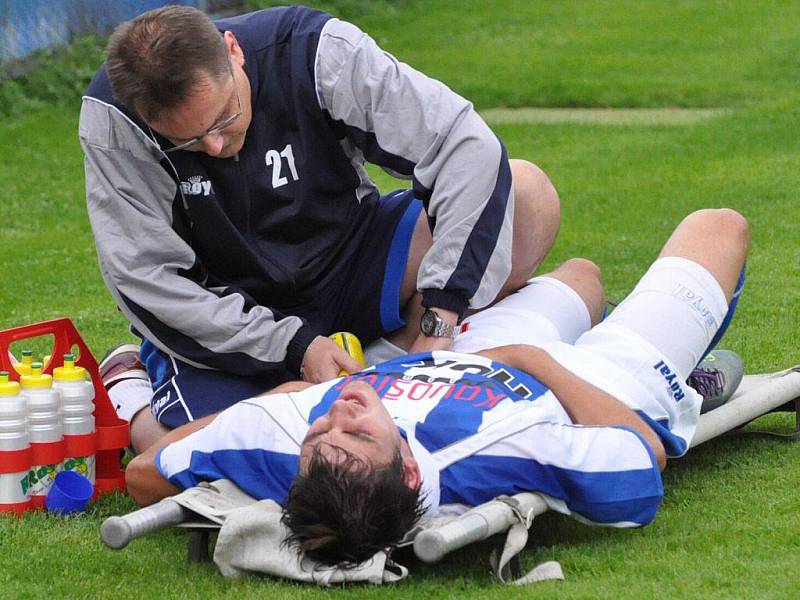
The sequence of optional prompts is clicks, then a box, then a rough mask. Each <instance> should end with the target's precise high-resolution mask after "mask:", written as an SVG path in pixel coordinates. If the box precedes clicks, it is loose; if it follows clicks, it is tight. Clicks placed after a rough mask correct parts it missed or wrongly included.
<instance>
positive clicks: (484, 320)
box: [453, 276, 591, 352]
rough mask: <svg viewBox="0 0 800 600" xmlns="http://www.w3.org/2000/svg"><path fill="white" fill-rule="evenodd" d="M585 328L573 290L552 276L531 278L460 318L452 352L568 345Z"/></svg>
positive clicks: (580, 304) (586, 313) (584, 313)
mask: <svg viewBox="0 0 800 600" xmlns="http://www.w3.org/2000/svg"><path fill="white" fill-rule="evenodd" d="M589 327H591V318H590V317H589V311H588V309H587V308H586V305H585V304H584V303H583V300H581V298H580V296H578V294H577V293H576V292H575V290H573V289H572V288H571V287H569V286H568V285H567V284H565V283H563V282H562V281H559V280H558V279H553V278H552V277H547V276H543V277H534V278H533V279H531V280H530V281H529V282H528V283H527V284H526V285H525V286H524V287H522V288H520V289H519V290H518V291H516V292H514V293H513V294H510V295H509V296H507V297H505V298H503V299H502V300H500V302H498V303H497V304H495V305H494V306H491V307H489V308H487V309H485V310H482V311H481V312H478V313H475V314H474V315H472V316H470V317H468V318H466V319H464V322H463V323H462V324H461V327H460V329H459V333H458V335H456V338H455V339H454V340H453V352H478V351H480V350H486V349H487V348H494V347H496V346H505V345H508V344H528V345H531V346H538V345H540V344H543V343H545V342H556V341H558V342H566V343H568V344H572V343H574V342H575V341H576V340H577V339H578V338H579V337H580V336H581V334H583V333H585V332H586V331H588V330H589Z"/></svg>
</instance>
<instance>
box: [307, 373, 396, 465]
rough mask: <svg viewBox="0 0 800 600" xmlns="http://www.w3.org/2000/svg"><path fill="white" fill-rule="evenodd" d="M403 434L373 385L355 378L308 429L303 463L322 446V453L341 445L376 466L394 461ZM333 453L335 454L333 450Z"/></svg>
mask: <svg viewBox="0 0 800 600" xmlns="http://www.w3.org/2000/svg"><path fill="white" fill-rule="evenodd" d="M400 439H401V438H400V433H399V432H398V431H397V427H396V426H395V424H394V421H393V420H392V417H391V415H389V412H388V411H387V410H386V408H385V407H384V406H383V403H382V402H381V401H380V398H378V394H377V393H376V392H375V390H374V389H373V388H372V386H370V385H368V384H366V383H364V382H361V381H355V382H352V383H349V384H347V385H346V386H345V387H344V388H342V391H341V393H340V394H339V397H338V398H337V399H336V401H334V403H333V404H332V405H331V408H330V410H329V411H328V412H327V413H326V414H324V415H322V416H321V417H319V418H318V419H317V420H316V421H314V423H312V425H311V427H310V428H309V430H308V434H307V435H306V438H305V440H303V446H302V449H301V451H300V462H301V465H303V464H305V463H306V462H307V461H308V459H309V457H310V456H311V451H312V450H313V448H314V447H316V446H319V448H320V450H321V451H322V453H323V454H325V453H327V452H328V451H329V450H328V449H330V451H331V452H333V450H332V449H333V448H334V447H339V448H342V449H344V450H346V451H348V452H350V453H351V454H354V455H356V456H358V457H359V458H361V459H363V460H366V461H367V462H369V463H370V464H372V465H374V466H378V465H385V464H388V463H389V462H391V460H392V458H394V456H395V454H396V453H397V450H398V447H399V444H400ZM331 456H336V454H335V453H332V454H331Z"/></svg>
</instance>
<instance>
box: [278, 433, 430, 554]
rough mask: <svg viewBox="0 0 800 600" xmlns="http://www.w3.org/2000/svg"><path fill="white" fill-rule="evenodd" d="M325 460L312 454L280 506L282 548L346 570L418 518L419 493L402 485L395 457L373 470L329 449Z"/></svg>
mask: <svg viewBox="0 0 800 600" xmlns="http://www.w3.org/2000/svg"><path fill="white" fill-rule="evenodd" d="M331 450H332V451H330V452H328V456H325V454H323V453H322V451H321V450H320V448H319V446H317V447H315V448H314V449H313V451H312V454H311V458H310V460H309V463H308V468H307V469H306V470H305V473H298V475H297V476H296V477H295V479H294V481H293V482H292V486H291V488H290V489H289V495H288V497H287V499H286V502H285V503H284V512H283V522H284V524H285V525H286V526H287V527H288V528H289V530H290V531H291V534H290V536H289V538H288V539H287V540H286V543H288V544H290V545H293V546H295V547H296V548H297V549H298V550H300V551H302V552H303V553H304V554H305V555H306V556H307V557H309V558H311V559H312V560H314V561H317V562H319V563H322V564H325V565H329V566H338V567H350V566H354V565H357V564H359V563H362V562H364V561H365V560H367V559H368V558H371V557H372V556H373V555H374V554H375V553H376V552H378V551H380V550H388V549H390V548H391V547H392V546H394V545H395V544H397V543H398V542H399V541H400V540H402V539H403V536H404V535H405V534H406V533H407V532H408V531H409V530H411V528H412V527H413V526H414V525H415V524H416V522H417V521H418V520H419V519H420V517H421V516H422V514H423V507H422V503H423V500H424V499H423V497H422V495H421V493H420V488H419V487H418V488H417V489H411V488H409V487H408V486H407V485H406V481H405V475H404V470H403V459H402V457H401V456H400V453H399V452H398V453H397V454H396V455H395V457H394V459H393V460H392V462H390V463H389V464H388V465H385V466H380V467H375V466H373V465H371V464H369V463H368V462H366V461H364V460H362V459H360V458H358V457H357V456H355V455H353V454H351V453H350V452H347V451H346V450H344V449H342V448H338V447H333V448H332V449H331Z"/></svg>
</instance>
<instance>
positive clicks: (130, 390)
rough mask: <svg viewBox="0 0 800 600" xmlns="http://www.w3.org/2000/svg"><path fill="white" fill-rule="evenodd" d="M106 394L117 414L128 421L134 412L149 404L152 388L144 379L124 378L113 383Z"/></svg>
mask: <svg viewBox="0 0 800 600" xmlns="http://www.w3.org/2000/svg"><path fill="white" fill-rule="evenodd" d="M108 396H109V398H111V404H113V405H114V409H115V410H116V411H117V416H118V417H119V418H120V419H125V420H126V421H128V422H129V423H130V422H131V419H133V417H134V416H135V415H136V413H138V412H139V411H140V410H142V409H143V408H145V407H147V406H150V399H151V398H152V397H153V388H152V387H151V385H150V382H149V381H145V380H144V379H126V380H124V381H120V382H119V383H117V384H115V385H114V386H113V387H112V388H111V389H110V390H109V391H108Z"/></svg>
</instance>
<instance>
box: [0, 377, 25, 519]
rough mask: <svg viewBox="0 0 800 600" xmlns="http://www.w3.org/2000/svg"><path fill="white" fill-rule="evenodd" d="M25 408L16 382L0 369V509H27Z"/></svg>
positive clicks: (20, 511)
mask: <svg viewBox="0 0 800 600" xmlns="http://www.w3.org/2000/svg"><path fill="white" fill-rule="evenodd" d="M27 412H28V410H27V406H26V403H25V399H24V398H23V397H22V396H20V395H19V384H18V383H17V382H16V381H9V379H8V371H0V512H5V513H13V514H17V515H21V514H22V513H23V512H25V511H26V510H29V509H30V504H31V494H30V487H29V484H28V472H29V471H30V469H31V447H30V439H29V436H28V419H27V416H26V415H27Z"/></svg>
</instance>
